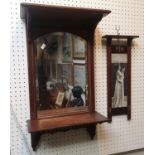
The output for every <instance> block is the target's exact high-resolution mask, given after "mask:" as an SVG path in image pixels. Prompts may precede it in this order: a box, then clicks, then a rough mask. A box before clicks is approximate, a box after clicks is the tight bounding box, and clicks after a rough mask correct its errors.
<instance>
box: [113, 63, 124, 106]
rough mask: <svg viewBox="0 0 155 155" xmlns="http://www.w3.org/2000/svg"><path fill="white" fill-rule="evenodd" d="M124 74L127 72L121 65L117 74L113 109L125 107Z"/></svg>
mask: <svg viewBox="0 0 155 155" xmlns="http://www.w3.org/2000/svg"><path fill="white" fill-rule="evenodd" d="M124 72H125V67H123V68H121V66H120V64H119V65H118V70H117V72H116V83H115V90H114V97H113V107H120V106H122V105H124Z"/></svg>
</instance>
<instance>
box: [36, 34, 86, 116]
mask: <svg viewBox="0 0 155 155" xmlns="http://www.w3.org/2000/svg"><path fill="white" fill-rule="evenodd" d="M34 53H35V57H34V59H35V60H34V61H35V68H36V69H35V70H36V103H37V116H38V118H40V117H46V116H48V115H52V114H53V113H55V114H56V113H58V114H60V115H61V113H62V114H67V113H68V112H78V111H86V110H88V99H87V98H88V82H87V81H88V78H89V77H88V74H87V41H86V40H85V39H83V38H81V37H80V36H77V35H74V34H72V33H67V32H54V33H49V34H46V35H43V36H41V37H38V38H36V39H35V40H34ZM62 109H63V110H62Z"/></svg>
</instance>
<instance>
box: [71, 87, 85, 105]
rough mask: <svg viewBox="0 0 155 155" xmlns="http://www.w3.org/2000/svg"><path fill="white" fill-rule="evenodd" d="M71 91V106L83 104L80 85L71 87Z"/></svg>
mask: <svg viewBox="0 0 155 155" xmlns="http://www.w3.org/2000/svg"><path fill="white" fill-rule="evenodd" d="M72 93H73V97H74V99H73V100H72V101H71V103H70V104H71V107H74V106H83V104H84V102H83V99H82V97H81V95H82V93H83V89H82V88H81V87H80V86H75V87H74V88H73V89H72Z"/></svg>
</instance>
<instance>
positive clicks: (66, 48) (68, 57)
mask: <svg viewBox="0 0 155 155" xmlns="http://www.w3.org/2000/svg"><path fill="white" fill-rule="evenodd" d="M62 44H63V45H62V47H63V50H62V60H63V62H72V60H73V56H72V55H73V54H72V53H73V38H72V34H71V33H64V36H63V43H62Z"/></svg>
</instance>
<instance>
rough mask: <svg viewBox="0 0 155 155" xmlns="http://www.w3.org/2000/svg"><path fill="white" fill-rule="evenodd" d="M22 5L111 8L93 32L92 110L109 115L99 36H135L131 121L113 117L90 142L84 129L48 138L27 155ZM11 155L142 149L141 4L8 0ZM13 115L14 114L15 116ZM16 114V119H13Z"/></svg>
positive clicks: (99, 0) (126, 1) (139, 1)
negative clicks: (22, 3)
mask: <svg viewBox="0 0 155 155" xmlns="http://www.w3.org/2000/svg"><path fill="white" fill-rule="evenodd" d="M20 2H27V3H41V4H48V5H62V6H74V7H84V8H98V9H109V10H111V11H112V13H111V14H109V15H108V16H107V17H105V18H103V19H102V21H101V22H100V23H99V24H98V26H97V29H96V32H95V57H94V59H95V95H96V111H98V112H100V113H102V114H104V115H107V88H106V87H107V85H106V83H107V81H106V79H107V74H106V46H105V41H103V42H102V41H101V37H102V35H105V34H116V31H115V25H120V33H121V34H130V35H139V36H140V37H139V38H138V39H135V40H134V41H133V44H132V54H131V55H132V72H131V73H132V79H131V83H132V93H131V95H132V99H131V103H132V115H131V116H132V119H131V121H127V118H126V116H117V117H113V121H112V123H111V124H108V123H103V124H101V125H98V126H97V135H96V137H95V139H94V140H90V138H89V136H88V134H87V133H86V131H85V130H84V129H80V130H75V131H67V132H64V133H56V134H53V135H49V134H46V135H44V136H42V138H41V141H40V144H39V148H38V149H37V151H36V152H33V151H32V150H31V146H30V134H28V132H27V126H26V120H27V119H29V117H30V113H29V90H28V71H27V47H26V30H25V21H23V20H21V19H20ZM9 7H10V27H11V34H10V38H11V43H10V44H11V49H10V52H11V54H10V55H11V60H10V61H11V66H10V68H11V75H10V91H11V92H10V95H11V97H10V100H11V105H12V106H11V154H12V155H29V154H35V155H84V154H89V155H108V154H112V153H117V152H123V151H128V150H133V149H138V148H142V147H144V146H143V145H144V144H143V125H144V122H143V112H144V109H143V106H144V97H143V96H144V94H143V90H144V88H143V80H144V76H143V67H144V66H143V64H144V59H143V58H144V47H143V46H144V45H143V39H144V38H143V37H144V36H143V35H144V30H143V28H144V27H143V25H144V23H143V20H144V19H143V14H144V12H143V10H144V8H143V0H136V1H135V0H130V1H129V0H123V1H122V0H21V1H20V0H11V2H10V6H9ZM13 111H14V113H13ZM14 114H15V115H14Z"/></svg>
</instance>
